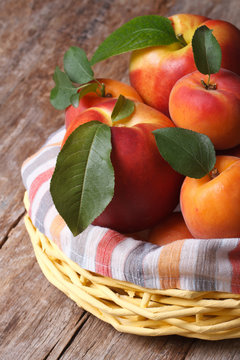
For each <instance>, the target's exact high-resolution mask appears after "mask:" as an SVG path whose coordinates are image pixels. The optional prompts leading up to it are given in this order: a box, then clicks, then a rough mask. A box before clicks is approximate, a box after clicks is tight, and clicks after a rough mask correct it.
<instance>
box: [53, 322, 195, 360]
mask: <svg viewBox="0 0 240 360" xmlns="http://www.w3.org/2000/svg"><path fill="white" fill-rule="evenodd" d="M86 339H87V341H86ZM194 341H195V340H193V339H184V338H181V337H179V336H168V337H167V336H164V337H154V338H151V337H142V336H135V335H131V334H122V333H119V332H117V331H115V330H114V329H113V328H112V327H111V326H110V325H108V324H104V323H103V322H102V321H100V320H98V319H96V318H94V317H93V316H91V317H90V318H89V319H88V321H87V322H86V323H85V324H84V326H83V328H82V329H81V333H79V334H78V335H77V336H76V337H75V339H74V341H73V342H72V344H71V346H70V347H69V348H68V349H66V351H65V352H64V354H63V355H62V356H61V357H60V359H61V360H70V359H81V360H90V359H97V360H115V359H116V360H130V359H132V360H135V359H137V360H156V359H164V360H172V359H174V360H182V359H184V358H185V356H186V354H187V352H188V350H189V348H190V347H191V345H192V343H193V342H194ZM53 359H55V358H54V357H51V356H50V357H49V358H48V360H53Z"/></svg>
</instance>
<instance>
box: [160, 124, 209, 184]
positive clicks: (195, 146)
mask: <svg viewBox="0 0 240 360" xmlns="http://www.w3.org/2000/svg"><path fill="white" fill-rule="evenodd" d="M153 134H154V136H155V139H156V143H157V146H158V149H159V152H160V154H161V155H162V157H163V158H164V159H165V160H166V161H167V162H168V163H169V164H170V165H171V166H172V168H173V169H174V170H176V171H177V172H179V173H180V174H183V175H185V176H189V177H192V178H196V179H200V178H201V177H203V176H205V175H206V174H208V173H209V172H210V171H211V170H212V169H213V167H214V165H215V163H216V155H215V150H214V146H213V144H212V142H211V140H210V139H209V137H208V136H206V135H203V134H200V133H197V132H195V131H191V130H187V129H182V128H174V127H173V128H172V127H171V128H162V129H157V130H155V131H153Z"/></svg>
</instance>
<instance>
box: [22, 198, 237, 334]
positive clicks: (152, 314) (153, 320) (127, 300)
mask: <svg viewBox="0 0 240 360" xmlns="http://www.w3.org/2000/svg"><path fill="white" fill-rule="evenodd" d="M25 206H26V208H27V207H28V206H27V201H26V200H25ZM25 225H26V228H27V230H28V233H29V236H30V238H31V241H32V245H33V248H34V251H35V255H36V258H37V261H38V263H39V266H40V268H41V269H42V272H43V273H44V275H45V276H46V278H47V279H48V280H49V281H50V282H51V283H52V284H53V285H55V286H56V287H57V288H58V289H60V290H61V291H63V292H64V293H65V294H66V295H67V296H68V297H69V298H71V299H72V300H73V301H75V302H76V303H77V305H78V306H80V307H82V308H83V309H85V310H86V311H88V312H90V313H92V314H93V315H95V316H96V317H98V318H99V319H101V320H103V321H105V322H107V323H109V324H111V325H112V326H113V327H114V328H115V329H116V330H118V331H121V332H126V333H131V334H136V335H147V336H163V335H174V334H176V335H181V336H185V337H194V338H199V339H205V340H221V339H230V338H237V337H240V295H235V294H230V293H221V292H196V291H185V290H178V289H169V290H155V289H146V288H143V287H140V286H136V285H134V284H131V283H128V282H124V281H118V280H114V279H111V278H108V277H104V276H101V275H98V274H94V273H91V272H89V271H87V270H84V269H82V268H81V267H80V266H79V265H77V264H76V263H75V262H73V261H72V260H70V259H69V258H67V257H66V256H65V255H64V253H63V252H62V251H61V250H60V249H59V248H58V247H57V245H56V244H54V243H53V242H51V241H50V240H49V239H48V238H47V237H46V236H44V235H43V234H42V233H40V232H39V231H38V229H36V228H35V227H34V226H33V224H32V222H31V219H30V217H29V216H28V214H27V215H26V216H25Z"/></svg>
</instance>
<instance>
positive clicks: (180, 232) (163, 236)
mask: <svg viewBox="0 0 240 360" xmlns="http://www.w3.org/2000/svg"><path fill="white" fill-rule="evenodd" d="M192 238H193V236H192V234H191V233H190V231H189V230H188V228H187V226H186V224H185V221H184V219H183V216H182V214H181V212H173V213H172V214H170V215H169V216H167V217H166V218H165V219H163V220H162V221H161V223H160V224H158V225H157V226H155V227H154V228H153V229H152V230H151V231H150V234H149V236H148V241H149V242H151V243H153V244H156V245H159V246H162V245H166V244H170V243H171V242H173V241H176V240H183V239H192Z"/></svg>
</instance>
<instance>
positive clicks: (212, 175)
mask: <svg viewBox="0 0 240 360" xmlns="http://www.w3.org/2000/svg"><path fill="white" fill-rule="evenodd" d="M218 175H220V172H219V171H218V169H217V168H213V169H212V170H211V171H210V173H209V176H210V178H211V180H213V179H215V178H216V177H217V176H218Z"/></svg>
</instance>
